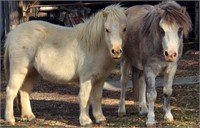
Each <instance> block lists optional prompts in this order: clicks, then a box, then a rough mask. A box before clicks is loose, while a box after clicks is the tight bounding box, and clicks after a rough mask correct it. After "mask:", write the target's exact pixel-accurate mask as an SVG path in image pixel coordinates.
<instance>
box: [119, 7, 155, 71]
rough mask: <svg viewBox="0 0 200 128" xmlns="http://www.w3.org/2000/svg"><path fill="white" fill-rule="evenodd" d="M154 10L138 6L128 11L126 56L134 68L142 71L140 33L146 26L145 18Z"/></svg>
mask: <svg viewBox="0 0 200 128" xmlns="http://www.w3.org/2000/svg"><path fill="white" fill-rule="evenodd" d="M153 9H154V6H151V5H136V6H132V7H130V8H129V9H128V10H127V13H128V15H127V31H126V37H125V45H124V50H123V51H124V56H125V58H126V59H128V61H130V62H131V64H132V66H135V67H137V68H138V69H140V70H142V69H143V66H142V58H141V55H142V53H141V50H140V42H139V41H140V40H141V39H140V36H141V34H140V32H141V26H142V25H143V24H144V20H143V18H144V17H145V16H146V15H147V14H148V13H149V12H150V11H152V10H153Z"/></svg>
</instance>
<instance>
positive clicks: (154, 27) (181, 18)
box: [141, 1, 192, 42]
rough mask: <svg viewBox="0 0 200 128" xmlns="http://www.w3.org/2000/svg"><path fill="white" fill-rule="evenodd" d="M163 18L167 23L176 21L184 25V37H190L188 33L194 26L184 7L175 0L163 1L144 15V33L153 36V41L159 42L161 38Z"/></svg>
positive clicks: (142, 30) (142, 29)
mask: <svg viewBox="0 0 200 128" xmlns="http://www.w3.org/2000/svg"><path fill="white" fill-rule="evenodd" d="M161 18H162V19H163V20H164V22H165V23H167V24H173V23H176V24H178V25H180V26H182V27H183V34H184V37H185V38H187V37H188V33H189V32H190V30H191V28H192V23H191V19H190V17H189V14H188V13H187V11H186V9H185V8H184V7H181V6H180V5H178V4H177V3H176V2H174V1H167V2H162V3H161V4H159V5H156V6H154V9H152V10H151V11H150V12H149V13H147V14H146V16H145V17H144V24H143V26H142V28H141V32H142V34H143V35H145V36H148V37H150V38H152V39H153V40H154V41H153V42H158V41H160V39H161V34H160V33H161V32H160V27H159V22H160V20H161Z"/></svg>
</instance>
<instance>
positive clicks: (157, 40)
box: [118, 1, 191, 126]
mask: <svg viewBox="0 0 200 128" xmlns="http://www.w3.org/2000/svg"><path fill="white" fill-rule="evenodd" d="M127 12H128V15H127V31H126V35H125V44H124V47H123V51H124V52H123V56H122V61H121V73H122V75H121V80H120V83H121V86H122V90H121V96H120V103H119V109H118V114H119V115H124V114H126V109H125V90H126V85H127V82H128V79H129V68H132V76H133V77H132V80H133V82H134V88H135V89H137V87H138V89H139V90H137V91H138V93H139V112H140V114H143V113H147V112H148V116H147V118H148V119H147V122H146V125H147V126H152V125H155V114H154V103H155V100H156V97H157V92H156V89H155V78H156V76H157V75H158V74H159V73H164V80H165V82H164V88H163V93H164V111H165V116H164V119H165V120H167V121H173V116H172V114H171V110H170V96H171V94H172V82H173V78H174V75H175V72H176V68H177V61H178V60H179V58H180V57H181V54H182V48H183V36H185V37H187V35H188V33H189V31H190V30H191V20H190V17H189V15H188V13H187V11H186V9H185V8H184V7H181V6H180V5H178V4H177V3H176V2H171V1H170V2H166V3H165V2H164V3H161V4H159V5H156V6H151V5H141V6H139V5H138V6H133V7H131V8H129V9H128V10H127ZM146 85H147V88H146ZM146 89H147V93H146ZM137 91H135V92H137ZM146 94H147V101H148V109H147V105H146Z"/></svg>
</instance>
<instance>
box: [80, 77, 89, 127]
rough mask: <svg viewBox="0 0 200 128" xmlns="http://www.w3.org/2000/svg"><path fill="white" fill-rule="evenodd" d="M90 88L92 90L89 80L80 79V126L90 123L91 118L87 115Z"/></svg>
mask: <svg viewBox="0 0 200 128" xmlns="http://www.w3.org/2000/svg"><path fill="white" fill-rule="evenodd" d="M91 90H92V82H91V80H87V81H85V82H82V81H81V84H80V91H79V98H80V116H79V121H80V125H81V126H87V125H91V124H92V120H91V119H90V117H89V105H90V95H91Z"/></svg>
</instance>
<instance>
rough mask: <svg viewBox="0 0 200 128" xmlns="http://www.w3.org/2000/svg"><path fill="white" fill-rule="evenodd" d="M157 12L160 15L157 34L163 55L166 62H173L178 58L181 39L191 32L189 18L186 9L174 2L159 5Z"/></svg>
mask: <svg viewBox="0 0 200 128" xmlns="http://www.w3.org/2000/svg"><path fill="white" fill-rule="evenodd" d="M157 11H158V14H159V15H160V21H159V32H160V35H161V36H162V39H161V40H162V47H163V54H164V57H165V60H166V61H169V62H174V61H176V60H177V58H178V54H179V52H178V51H179V47H180V45H181V43H182V42H183V37H187V36H188V33H189V31H190V30H191V20H190V17H189V15H188V13H187V12H186V9H185V8H184V7H181V6H180V5H178V4H177V3H176V2H166V3H161V4H160V5H159V6H158V8H157Z"/></svg>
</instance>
